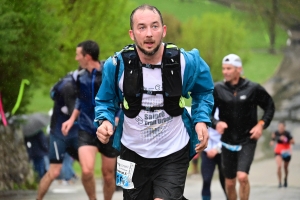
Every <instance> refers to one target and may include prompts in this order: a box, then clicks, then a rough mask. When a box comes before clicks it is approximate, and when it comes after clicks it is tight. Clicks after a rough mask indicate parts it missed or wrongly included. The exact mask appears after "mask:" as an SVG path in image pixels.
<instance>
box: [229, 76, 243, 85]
mask: <svg viewBox="0 0 300 200" xmlns="http://www.w3.org/2000/svg"><path fill="white" fill-rule="evenodd" d="M240 78H241V77H238V78H235V79H233V80H232V81H230V82H229V83H230V85H232V86H234V85H237V84H238V83H239V81H240Z"/></svg>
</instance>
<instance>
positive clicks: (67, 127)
mask: <svg viewBox="0 0 300 200" xmlns="http://www.w3.org/2000/svg"><path fill="white" fill-rule="evenodd" d="M73 124H74V121H72V120H71V119H69V120H67V121H65V122H64V123H63V124H62V125H61V132H62V134H63V135H64V136H67V135H68V133H69V130H70V129H71V128H72V126H73Z"/></svg>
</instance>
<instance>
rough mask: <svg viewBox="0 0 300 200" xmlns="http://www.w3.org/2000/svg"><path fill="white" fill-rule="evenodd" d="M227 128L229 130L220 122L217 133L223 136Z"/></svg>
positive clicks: (224, 123)
mask: <svg viewBox="0 0 300 200" xmlns="http://www.w3.org/2000/svg"><path fill="white" fill-rule="evenodd" d="M226 128H228V125H227V123H226V122H223V121H219V122H218V123H217V125H216V131H218V133H220V134H223V133H224V131H225V129H226Z"/></svg>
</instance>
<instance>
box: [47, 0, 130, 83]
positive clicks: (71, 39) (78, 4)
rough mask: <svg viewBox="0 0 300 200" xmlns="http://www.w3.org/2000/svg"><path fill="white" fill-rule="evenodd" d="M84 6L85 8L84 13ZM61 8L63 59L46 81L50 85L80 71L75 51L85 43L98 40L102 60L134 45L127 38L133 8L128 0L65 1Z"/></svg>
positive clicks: (57, 63)
mask: <svg viewBox="0 0 300 200" xmlns="http://www.w3.org/2000/svg"><path fill="white" fill-rule="evenodd" d="M82 5H85V6H84V10H83V6H82ZM57 7H58V8H60V11H59V15H58V17H59V19H60V22H61V24H62V26H63V27H64V28H63V29H62V30H61V32H60V38H59V40H60V45H59V50H60V54H61V56H62V58H63V59H61V60H57V61H56V62H55V63H54V64H53V68H52V69H51V71H49V72H48V76H47V78H45V80H46V83H48V84H49V83H50V84H53V83H54V82H56V81H57V80H58V79H59V78H60V77H62V76H64V75H65V74H66V73H67V72H68V71H72V70H74V69H76V68H77V62H76V61H75V60H74V57H75V48H76V45H77V44H79V43H80V42H82V41H84V40H94V41H96V42H97V43H98V44H99V46H100V52H101V53H100V58H99V59H102V60H103V59H107V58H108V57H109V56H111V55H112V54H113V53H114V52H115V51H119V50H121V48H123V47H124V46H125V45H127V44H129V43H131V40H130V38H129V37H124V36H126V35H128V30H129V16H130V12H131V8H132V3H130V2H128V1H127V0H111V1H110V0H105V1H98V0H74V1H63V2H62V4H61V5H57ZM53 75H54V76H53Z"/></svg>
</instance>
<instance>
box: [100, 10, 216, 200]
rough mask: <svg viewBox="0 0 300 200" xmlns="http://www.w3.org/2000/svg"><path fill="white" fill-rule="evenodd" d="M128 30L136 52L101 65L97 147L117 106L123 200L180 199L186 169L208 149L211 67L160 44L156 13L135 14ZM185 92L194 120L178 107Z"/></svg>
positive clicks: (195, 54)
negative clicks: (120, 110)
mask: <svg viewBox="0 0 300 200" xmlns="http://www.w3.org/2000/svg"><path fill="white" fill-rule="evenodd" d="M130 25H131V30H129V36H130V38H131V39H132V40H133V41H134V43H135V44H134V45H129V46H127V47H126V48H124V49H123V51H122V53H117V54H115V56H113V57H112V58H109V59H108V60H107V61H106V62H105V65H104V69H103V74H104V76H103V77H104V78H103V82H102V85H101V87H100V90H99V92H98V94H97V97H96V108H95V112H96V118H95V124H96V125H98V126H99V127H98V129H97V136H98V139H99V140H100V141H101V142H102V143H107V142H109V141H110V137H111V136H112V134H113V125H115V121H114V113H115V111H116V108H115V102H116V101H117V102H122V110H123V113H122V115H121V116H120V121H119V125H118V127H117V130H116V132H115V133H114V147H116V148H117V149H120V157H118V159H117V160H118V161H117V163H118V164H117V184H118V185H120V186H122V187H123V197H124V199H125V200H132V199H143V200H144V199H145V200H150V199H151V200H153V199H155V200H160V199H185V198H184V197H183V192H184V185H185V180H186V175H187V169H188V166H189V161H190V159H191V158H192V157H193V156H194V155H195V154H196V152H200V151H202V150H203V149H204V148H205V147H206V146H207V140H208V133H207V126H210V124H211V122H210V114H211V110H212V107H213V95H212V92H213V81H212V77H211V74H210V71H209V67H208V66H207V64H206V63H205V62H204V60H203V59H202V58H201V57H200V55H199V52H198V50H196V49H193V50H192V51H188V52H187V51H184V50H182V49H179V48H178V47H177V46H175V45H173V44H172V45H171V44H166V43H163V41H162V40H163V38H164V37H165V35H166V32H167V28H166V26H165V25H164V23H163V18H162V16H161V13H160V11H159V10H158V9H157V8H156V7H154V6H150V5H142V6H139V7H137V8H136V9H134V10H133V11H132V14H131V16H130ZM117 69H119V70H117ZM189 92H191V93H190V95H191V97H192V114H193V117H192V118H191V117H190V116H189V114H188V112H187V110H186V109H185V108H184V100H183V97H186V98H189ZM199 140H200V141H201V142H200V143H199Z"/></svg>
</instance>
